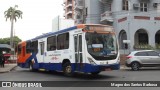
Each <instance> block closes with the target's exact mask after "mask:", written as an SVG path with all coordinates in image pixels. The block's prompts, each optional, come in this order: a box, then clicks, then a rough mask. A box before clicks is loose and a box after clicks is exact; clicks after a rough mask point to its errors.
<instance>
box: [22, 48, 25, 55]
mask: <svg viewBox="0 0 160 90" xmlns="http://www.w3.org/2000/svg"><path fill="white" fill-rule="evenodd" d="M22 53H23V56H25V54H26V47H25V46H23V47H22Z"/></svg>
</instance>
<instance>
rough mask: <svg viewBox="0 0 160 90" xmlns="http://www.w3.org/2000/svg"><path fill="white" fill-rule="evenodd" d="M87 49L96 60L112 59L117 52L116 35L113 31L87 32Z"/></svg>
mask: <svg viewBox="0 0 160 90" xmlns="http://www.w3.org/2000/svg"><path fill="white" fill-rule="evenodd" d="M86 42H87V49H88V52H89V54H90V55H91V56H92V57H93V58H95V59H96V60H113V59H116V57H117V54H118V45H117V41H116V36H115V34H114V33H113V32H105V33H98V32H87V33H86Z"/></svg>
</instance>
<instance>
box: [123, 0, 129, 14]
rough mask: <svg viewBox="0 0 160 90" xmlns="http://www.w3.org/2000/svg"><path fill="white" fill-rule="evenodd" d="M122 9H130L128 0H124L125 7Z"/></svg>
mask: <svg viewBox="0 0 160 90" xmlns="http://www.w3.org/2000/svg"><path fill="white" fill-rule="evenodd" d="M122 10H126V11H128V0H123V8H122Z"/></svg>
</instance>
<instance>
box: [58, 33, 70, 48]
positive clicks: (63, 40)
mask: <svg viewBox="0 0 160 90" xmlns="http://www.w3.org/2000/svg"><path fill="white" fill-rule="evenodd" d="M68 48H69V33H64V34H60V35H58V36H57V49H58V50H61V49H68Z"/></svg>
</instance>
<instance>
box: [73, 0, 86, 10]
mask: <svg viewBox="0 0 160 90" xmlns="http://www.w3.org/2000/svg"><path fill="white" fill-rule="evenodd" d="M83 8H84V3H83V0H76V3H75V9H83Z"/></svg>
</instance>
